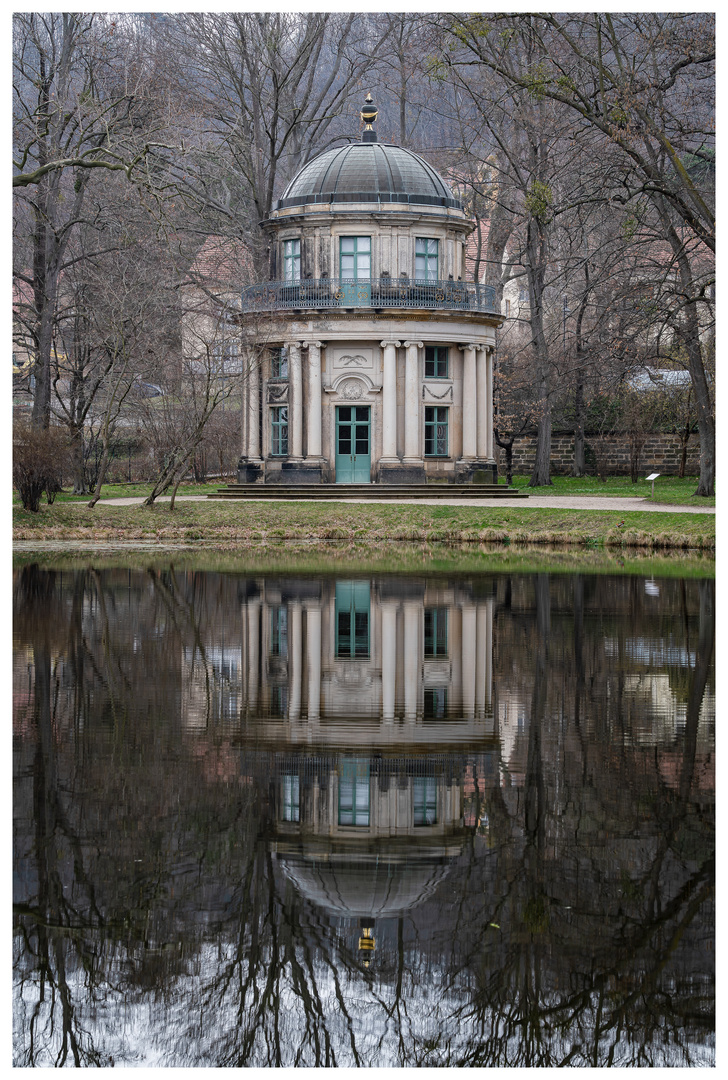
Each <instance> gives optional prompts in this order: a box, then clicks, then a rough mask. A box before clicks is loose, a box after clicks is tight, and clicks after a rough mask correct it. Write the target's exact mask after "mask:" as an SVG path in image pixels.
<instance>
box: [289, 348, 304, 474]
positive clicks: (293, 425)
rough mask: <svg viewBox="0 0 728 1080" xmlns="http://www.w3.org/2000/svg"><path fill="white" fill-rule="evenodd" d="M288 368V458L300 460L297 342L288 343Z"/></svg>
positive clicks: (300, 378)
mask: <svg viewBox="0 0 728 1080" xmlns="http://www.w3.org/2000/svg"><path fill="white" fill-rule="evenodd" d="M288 367H289V380H290V381H289V389H288V433H289V444H288V456H289V457H291V458H299V459H300V458H302V457H303V372H302V368H301V343H300V342H299V341H291V342H289V345H288Z"/></svg>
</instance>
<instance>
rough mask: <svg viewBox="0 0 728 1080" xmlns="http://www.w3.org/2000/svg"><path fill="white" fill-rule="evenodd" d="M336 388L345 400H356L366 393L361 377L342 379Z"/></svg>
mask: <svg viewBox="0 0 728 1080" xmlns="http://www.w3.org/2000/svg"><path fill="white" fill-rule="evenodd" d="M337 390H338V391H339V394H340V395H341V396H342V397H343V398H344V399H345V400H346V401H358V400H359V398H362V397H364V395H365V394H366V392H367V387H366V386H365V384H364V383H363V382H362V381H361V379H344V381H343V382H340V383H339V385H338V387H337Z"/></svg>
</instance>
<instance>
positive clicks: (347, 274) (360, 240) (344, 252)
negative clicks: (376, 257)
mask: <svg viewBox="0 0 728 1080" xmlns="http://www.w3.org/2000/svg"><path fill="white" fill-rule="evenodd" d="M339 274H340V276H341V277H342V278H348V279H349V280H353V281H365V280H368V279H369V278H370V277H371V276H372V238H371V236H342V237H341V238H340V240H339Z"/></svg>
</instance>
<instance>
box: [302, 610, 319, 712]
mask: <svg viewBox="0 0 728 1080" xmlns="http://www.w3.org/2000/svg"><path fill="white" fill-rule="evenodd" d="M306 661H307V670H306V675H307V679H308V719H309V720H318V718H319V715H320V712H321V608H320V607H319V606H318V605H316V606H314V605H310V606H307V607H306Z"/></svg>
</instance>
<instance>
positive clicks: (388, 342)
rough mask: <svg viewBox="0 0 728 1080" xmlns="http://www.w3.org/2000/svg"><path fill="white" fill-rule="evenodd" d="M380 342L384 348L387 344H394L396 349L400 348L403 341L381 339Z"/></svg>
mask: <svg viewBox="0 0 728 1080" xmlns="http://www.w3.org/2000/svg"><path fill="white" fill-rule="evenodd" d="M379 344H380V345H381V347H382V348H383V349H386V347H387V345H394V347H395V349H399V347H400V346H401V344H402V342H401V341H380V342H379ZM405 344H406V343H405Z"/></svg>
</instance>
